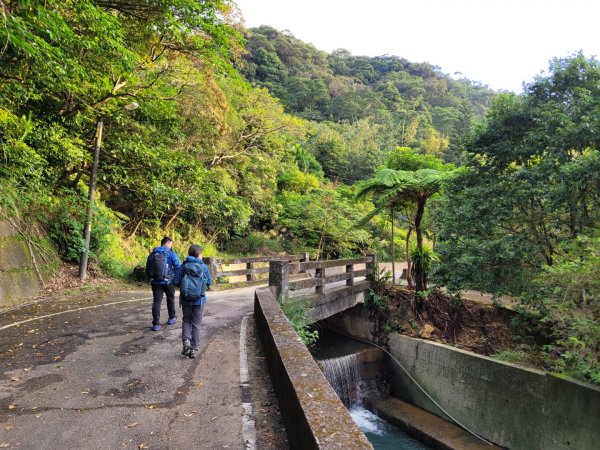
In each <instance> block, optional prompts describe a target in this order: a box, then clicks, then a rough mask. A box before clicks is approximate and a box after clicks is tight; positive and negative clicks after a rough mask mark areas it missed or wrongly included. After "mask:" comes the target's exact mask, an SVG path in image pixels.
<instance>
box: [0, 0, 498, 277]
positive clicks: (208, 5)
mask: <svg viewBox="0 0 600 450" xmlns="http://www.w3.org/2000/svg"><path fill="white" fill-rule="evenodd" d="M2 9H3V14H4V15H3V17H4V19H3V22H4V26H2V27H0V41H1V42H3V43H4V45H3V47H2V50H1V53H0V61H1V62H2V64H1V69H0V77H1V79H2V83H1V84H0V145H1V147H0V148H1V152H2V155H1V156H2V161H1V165H0V176H1V183H2V190H3V192H4V193H5V194H4V195H3V196H2V200H0V201H1V202H2V203H3V211H4V212H5V213H14V212H15V211H21V212H22V213H23V214H25V215H27V214H32V215H33V216H36V217H37V219H38V220H40V221H41V222H42V223H43V224H45V227H46V229H47V230H48V233H49V234H50V236H51V237H52V238H53V239H54V241H55V243H56V245H57V246H58V248H59V250H60V253H61V255H62V256H63V258H64V259H66V260H71V261H76V260H77V259H78V257H79V254H80V252H81V248H82V238H81V229H82V226H83V221H84V212H85V204H86V201H87V199H86V196H87V187H88V185H89V177H90V170H91V163H92V159H93V156H92V155H93V148H94V145H95V137H94V136H95V130H96V124H97V122H98V121H99V120H102V121H103V123H104V136H103V141H102V152H101V157H100V168H99V179H98V194H99V202H98V206H97V211H96V215H95V223H94V227H93V235H92V250H93V252H94V255H93V261H95V262H97V263H98V262H99V263H100V264H101V265H103V266H104V267H105V269H107V270H111V271H115V270H116V271H117V272H123V273H126V272H127V271H128V270H129V268H130V265H131V262H132V261H133V260H140V259H143V255H144V254H145V252H146V250H145V249H144V247H145V248H146V249H147V248H148V247H150V246H152V245H153V243H154V242H155V240H156V239H157V238H158V237H159V236H160V235H161V234H163V233H169V234H173V235H174V236H175V237H176V238H177V240H178V241H179V242H180V243H181V246H180V247H179V248H182V247H183V243H184V242H187V241H190V240H196V241H200V242H203V243H204V244H206V245H208V251H209V252H215V251H216V250H217V249H219V250H221V251H223V250H228V251H231V252H234V253H257V252H265V251H267V252H268V251H273V252H280V251H297V250H305V249H306V250H309V251H310V252H311V253H313V257H320V256H340V255H344V254H356V253H360V252H365V251H372V250H377V249H380V250H381V251H385V250H383V249H385V248H387V245H386V244H385V239H386V233H385V231H384V230H383V229H382V228H381V227H380V226H379V225H374V226H371V227H370V228H369V229H365V230H362V229H358V228H356V227H353V224H354V223H355V222H356V221H357V220H358V219H359V218H360V216H361V215H362V214H363V213H364V210H368V209H370V208H371V206H369V204H368V203H364V204H363V205H362V206H360V205H356V204H354V203H353V194H352V190H351V189H349V188H346V187H344V186H343V185H337V184H336V185H334V184H331V182H330V181H329V180H330V179H337V178H339V179H341V180H342V181H343V182H346V183H347V184H350V183H352V182H354V181H355V180H357V179H361V178H365V177H368V176H371V175H373V173H374V172H375V169H376V167H377V166H378V165H380V164H381V163H383V161H384V159H385V155H386V154H387V152H389V151H390V150H392V149H394V148H395V147H397V146H399V145H414V146H416V147H418V148H419V151H422V152H430V153H434V154H436V155H441V154H442V153H443V151H444V149H445V148H446V146H447V145H448V142H449V139H450V138H451V136H452V134H453V133H457V132H461V130H460V125H459V124H460V123H461V117H462V119H465V118H466V120H467V121H468V122H469V126H470V124H471V120H472V117H476V116H477V115H478V114H481V113H482V112H483V110H484V109H485V107H486V105H487V102H489V100H490V98H491V97H492V95H493V93H491V92H490V91H488V90H486V89H484V88H481V87H478V86H473V85H471V84H470V83H469V82H468V81H466V80H463V81H460V82H457V81H453V80H450V79H448V78H447V77H445V76H443V75H441V74H439V73H438V72H437V71H436V69H435V68H433V67H431V66H429V65H426V64H411V63H409V62H407V61H405V60H402V59H400V58H392V57H390V58H387V57H386V58H374V59H369V58H360V57H353V56H351V55H349V54H348V53H347V52H337V53H335V54H333V55H327V54H325V53H323V52H320V51H318V50H316V49H314V48H313V47H312V46H309V45H307V44H304V43H302V42H301V41H298V40H296V39H293V38H291V37H289V36H287V35H284V34H282V33H278V32H276V31H274V30H272V29H270V28H268V27H263V28H261V29H259V30H254V31H252V32H246V31H245V30H243V29H242V28H241V27H240V25H239V24H238V23H236V22H235V20H234V18H235V13H236V11H235V10H234V9H233V7H232V4H231V3H229V2H228V1H222V0H210V1H202V2H197V1H195V0H178V1H173V2H164V1H162V0H151V1H146V0H127V1H125V0H122V1H121V0H116V1H103V0H84V1H75V0H66V1H63V0H49V1H46V0H44V1H42V0H27V1H18V2H17V1H8V2H3V3H2ZM261 30H262V31H261ZM261 32H262V33H263V34H261ZM246 34H248V40H247V42H246V39H245V37H244V36H245V35H246ZM246 44H247V48H248V50H247V51H246V50H245V46H246ZM274 48H276V49H277V51H274V50H273V49H274ZM286 49H287V50H286ZM286 51H287V53H286ZM261 55H262V56H261ZM261 58H262V59H261ZM271 60H273V61H271ZM270 61H271V62H270ZM284 62H285V64H284ZM245 77H247V79H248V80H249V81H247V80H246V79H245ZM311 86H312V87H311ZM306 89H309V90H310V91H311V92H314V93H313V94H310V93H307V92H306ZM138 105H139V107H138V108H137V109H131V108H132V107H135V106H138ZM126 107H127V108H126ZM472 111H474V112H473V113H472ZM461 114H462V116H461ZM325 119H327V120H325ZM315 157H316V158H315ZM325 175H326V176H325ZM324 216H327V217H328V218H329V219H330V220H329V221H328V222H327V223H323V221H322V217H324ZM140 244H141V245H140ZM115 268H116V269H115Z"/></svg>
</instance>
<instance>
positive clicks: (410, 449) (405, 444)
mask: <svg viewBox="0 0 600 450" xmlns="http://www.w3.org/2000/svg"><path fill="white" fill-rule="evenodd" d="M350 415H351V416H352V419H353V420H354V422H355V423H356V424H357V425H358V426H359V428H360V429H361V430H362V431H363V433H365V436H367V439H369V442H370V443H371V444H372V445H373V448H374V449H375V450H426V449H429V447H426V446H425V445H423V444H421V443H420V442H418V441H416V440H415V439H414V438H412V437H411V436H409V435H408V434H406V433H404V432H403V431H402V430H400V429H399V428H398V427H396V426H394V425H392V424H390V423H388V422H386V421H385V420H383V419H382V418H380V417H378V416H376V415H375V414H373V413H372V412H371V411H369V410H368V409H365V408H363V407H362V406H355V407H353V408H351V409H350Z"/></svg>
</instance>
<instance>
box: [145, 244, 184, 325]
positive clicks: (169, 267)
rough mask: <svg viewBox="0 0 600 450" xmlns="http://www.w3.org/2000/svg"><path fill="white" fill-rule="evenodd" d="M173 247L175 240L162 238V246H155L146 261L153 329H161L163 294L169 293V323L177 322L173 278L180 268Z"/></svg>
mask: <svg viewBox="0 0 600 450" xmlns="http://www.w3.org/2000/svg"><path fill="white" fill-rule="evenodd" d="M172 249H173V240H172V239H171V238H169V237H166V236H165V237H164V238H162V241H160V247H155V248H154V250H152V253H150V255H149V256H148V259H147V261H146V275H148V278H150V284H151V285H152V297H153V299H154V301H153V302H152V330H154V331H158V330H159V329H160V306H161V304H162V299H163V294H166V295H167V310H168V312H169V319H168V320H167V325H173V324H174V323H175V322H177V315H176V312H175V285H174V284H173V278H175V274H176V272H177V269H179V266H180V264H179V258H178V257H177V255H176V254H175V252H174V251H173V250H172Z"/></svg>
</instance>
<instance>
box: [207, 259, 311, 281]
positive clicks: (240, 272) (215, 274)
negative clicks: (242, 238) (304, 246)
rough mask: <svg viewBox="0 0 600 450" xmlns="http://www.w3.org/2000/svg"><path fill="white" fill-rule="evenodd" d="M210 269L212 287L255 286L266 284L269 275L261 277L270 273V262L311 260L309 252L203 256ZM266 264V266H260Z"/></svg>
mask: <svg viewBox="0 0 600 450" xmlns="http://www.w3.org/2000/svg"><path fill="white" fill-rule="evenodd" d="M202 260H203V261H204V263H205V264H206V265H207V266H208V268H209V270H210V275H211V277H212V279H213V287H212V289H219V288H230V287H231V288H237V287H244V286H253V285H257V284H266V283H267V281H268V279H267V277H266V276H265V277H261V276H260V275H261V274H267V273H269V266H268V263H271V262H273V261H277V262H286V263H305V262H308V261H309V256H308V253H301V254H298V255H284V256H252V257H247V258H214V257H207V258H202ZM241 264H245V265H246V268H245V269H231V268H228V267H226V266H233V265H241ZM259 265H264V267H259ZM229 277H245V279H244V280H236V281H231V282H230V281H227V282H223V279H224V278H229Z"/></svg>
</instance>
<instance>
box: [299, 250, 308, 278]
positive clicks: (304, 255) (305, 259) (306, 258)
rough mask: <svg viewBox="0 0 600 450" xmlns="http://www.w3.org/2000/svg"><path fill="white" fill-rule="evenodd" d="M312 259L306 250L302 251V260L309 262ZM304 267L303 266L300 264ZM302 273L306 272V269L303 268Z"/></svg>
mask: <svg viewBox="0 0 600 450" xmlns="http://www.w3.org/2000/svg"><path fill="white" fill-rule="evenodd" d="M309 261H310V255H309V254H308V252H304V253H302V257H301V258H300V262H301V263H303V262H309ZM300 267H302V266H300ZM300 273H306V269H301V270H300Z"/></svg>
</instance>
